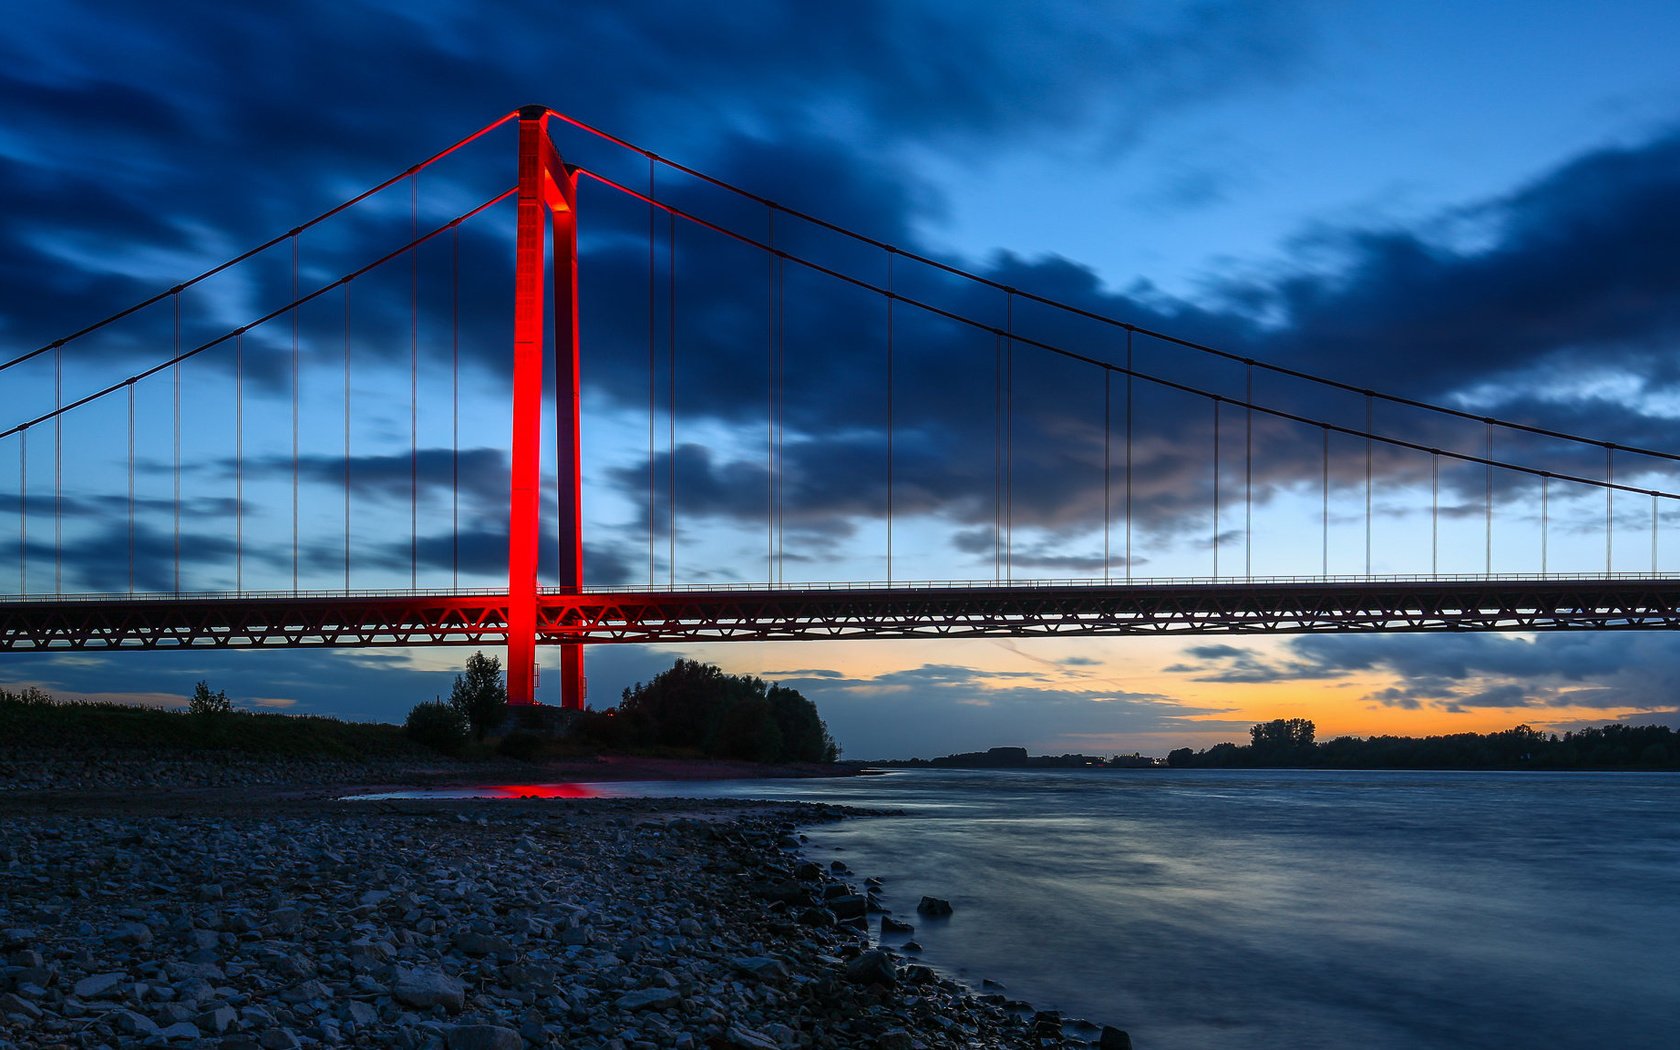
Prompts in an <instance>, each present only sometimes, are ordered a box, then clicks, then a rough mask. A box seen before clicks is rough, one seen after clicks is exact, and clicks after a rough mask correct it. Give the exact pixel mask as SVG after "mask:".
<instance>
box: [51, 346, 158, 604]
mask: <svg viewBox="0 0 1680 1050" xmlns="http://www.w3.org/2000/svg"><path fill="white" fill-rule="evenodd" d="M175 367H176V370H177V372H179V370H180V367H181V366H180V365H176V366H175ZM180 405H181V402H180V398H178V397H177V398H176V400H175V413H176V414H175V419H176V424H175V435H176V436H175V447H176V449H177V453H176V458H175V492H176V497H175V521H176V522H177V531H179V522H180V520H181V498H180V486H181V460H180V453H179V449H180V446H181V438H180V434H181V428H180V427H181V425H180V418H181V417H180ZM63 407H64V347H62V346H56V347H54V348H53V408H54V409H55V414H54V416H53V593H54V594H63V593H64V416H63V414H62V409H63ZM180 551H181V545H180V543H179V542H178V541H177V543H176V544H175V559H176V563H177V566H178V565H179V562H180ZM179 575H180V569H179V568H177V569H176V576H177V577H179ZM175 589H176V590H180V589H181V587H180V584H179V582H177V584H176V586H175Z"/></svg>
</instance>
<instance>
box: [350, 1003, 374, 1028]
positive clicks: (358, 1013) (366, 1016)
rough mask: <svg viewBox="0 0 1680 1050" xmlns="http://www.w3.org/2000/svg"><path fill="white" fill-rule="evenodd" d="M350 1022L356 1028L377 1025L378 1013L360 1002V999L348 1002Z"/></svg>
mask: <svg viewBox="0 0 1680 1050" xmlns="http://www.w3.org/2000/svg"><path fill="white" fill-rule="evenodd" d="M350 1020H351V1021H352V1022H354V1023H355V1024H356V1026H357V1027H361V1026H363V1025H370V1024H378V1023H379V1011H378V1010H375V1009H374V1008H373V1007H371V1006H369V1005H368V1004H367V1003H364V1002H362V1001H361V1000H360V999H352V1000H350Z"/></svg>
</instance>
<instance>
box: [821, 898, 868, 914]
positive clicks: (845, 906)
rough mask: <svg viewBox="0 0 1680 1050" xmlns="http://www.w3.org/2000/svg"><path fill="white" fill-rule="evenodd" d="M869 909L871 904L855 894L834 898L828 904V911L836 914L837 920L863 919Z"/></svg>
mask: <svg viewBox="0 0 1680 1050" xmlns="http://www.w3.org/2000/svg"><path fill="white" fill-rule="evenodd" d="M868 907H869V902H868V901H866V900H864V899H863V898H862V897H860V896H858V895H857V894H855V893H848V894H846V895H844V896H841V897H834V898H831V899H830V900H829V902H828V910H829V911H831V912H833V913H834V917H835V918H836V919H857V918H861V917H862V916H863V915H864V913H865V912H866V911H867V910H868Z"/></svg>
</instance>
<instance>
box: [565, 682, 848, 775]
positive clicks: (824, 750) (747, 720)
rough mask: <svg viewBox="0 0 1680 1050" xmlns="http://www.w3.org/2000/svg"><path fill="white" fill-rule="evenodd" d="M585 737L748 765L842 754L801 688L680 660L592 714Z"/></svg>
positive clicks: (584, 727) (604, 743)
mask: <svg viewBox="0 0 1680 1050" xmlns="http://www.w3.org/2000/svg"><path fill="white" fill-rule="evenodd" d="M580 730H581V732H582V733H583V734H584V735H586V736H589V737H592V738H593V739H595V740H596V741H597V742H598V743H599V744H600V745H602V746H604V747H607V748H612V749H616V750H667V751H678V752H687V753H691V754H693V753H698V754H700V755H703V756H706V757H708V758H734V759H742V760H745V761H749V762H833V761H835V760H836V759H838V758H839V757H840V748H839V747H838V746H837V745H836V744H835V742H834V738H833V737H831V736H829V733H828V726H827V725H825V724H824V723H823V720H822V718H820V717H819V716H818V715H817V707H816V705H815V704H813V703H811V701H809V700H807V699H806V698H805V697H804V696H803V695H801V694H800V693H799V691H798V690H795V689H789V688H787V687H785V686H780V685H772V684H767V683H766V682H765V681H764V680H763V679H761V678H756V677H754V676H752V675H735V674H725V673H724V672H723V671H722V670H721V669H719V668H717V667H714V666H712V665H711V664H705V663H700V662H698V661H695V660H678V661H677V662H676V664H675V665H674V666H673V667H671V669H670V670H668V671H661V672H660V673H659V674H657V675H654V676H653V678H652V679H651V680H650V681H648V682H645V683H643V682H637V683H636V684H635V685H634V686H632V687H630V688H628V689H626V690H624V693H623V695H622V696H621V697H620V699H619V703H618V706H617V707H616V708H614V709H612V710H609V711H602V712H590V713H589V714H588V716H587V717H586V718H585V720H584V721H583V722H582V724H581V726H580Z"/></svg>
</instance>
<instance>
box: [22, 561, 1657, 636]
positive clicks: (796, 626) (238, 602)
mask: <svg viewBox="0 0 1680 1050" xmlns="http://www.w3.org/2000/svg"><path fill="white" fill-rule="evenodd" d="M516 604H517V603H514V602H510V601H509V600H508V597H507V596H506V595H444V596H413V595H409V596H403V595H391V596H385V597H379V596H372V597H342V596H325V595H323V596H317V597H310V596H299V597H291V596H276V597H272V598H251V597H249V596H239V595H227V596H225V597H218V596H203V597H197V598H190V599H179V600H177V599H174V598H153V599H147V598H128V597H126V596H124V597H112V598H103V597H89V598H85V599H75V600H65V601H44V600H39V599H31V600H21V601H9V602H7V601H0V651H14V652H23V651H31V650H35V651H45V650H62V649H124V648H141V649H157V648H184V647H199V646H204V647H219V648H264V647H274V648H306V647H322V646H326V647H361V646H392V645H495V644H497V643H498V642H502V641H504V640H505V639H506V638H507V634H508V630H509V624H510V622H511V620H512V616H511V612H512V609H513V608H514V606H515V605H516ZM1676 628H1680V580H1663V579H1658V580H1650V579H1644V580H1581V581H1532V582H1509V581H1506V582H1501V581H1445V582H1443V581H1436V582H1416V583H1381V584H1342V583H1319V584H1314V583H1295V584H1219V585H1207V584H1201V585H1149V584H1139V585H1132V586H1120V585H1116V586H1090V587H1086V586H1065V587H1064V586H1053V587H1041V588H1028V587H1013V588H1010V587H942V588H911V587H900V588H892V589H884V588H883V589H860V590H820V589H816V590H772V591H752V590H740V591H725V592H716V591H706V592H690V593H683V592H674V593H662V592H650V593H638V594H607V593H593V594H544V595H542V596H541V598H540V607H539V610H538V623H537V630H538V637H539V638H540V639H541V640H542V641H544V642H546V643H553V644H564V645H569V646H570V647H572V648H580V647H581V646H582V645H583V644H585V643H588V644H597V643H638V642H641V643H645V642H696V641H774V640H790V639H804V640H815V639H836V640H837V639H847V638H965V637H966V638H974V637H999V636H1030V635H1069V634H1077V635H1087V636H1089V635H1138V634H1167V633H1191V634H1258V633H1280V634H1302V633H1318V632H1343V631H1365V632H1370V631H1386V632H1425V631H1449V632H1452V631H1554V630H1577V629H1588V630H1656V629H1665V630H1672V629H1676Z"/></svg>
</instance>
